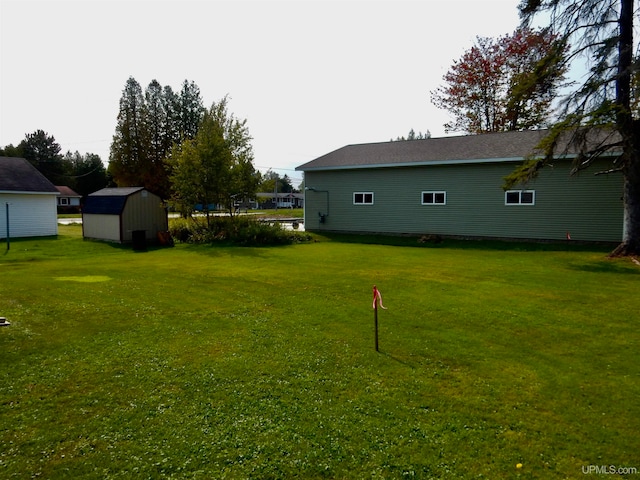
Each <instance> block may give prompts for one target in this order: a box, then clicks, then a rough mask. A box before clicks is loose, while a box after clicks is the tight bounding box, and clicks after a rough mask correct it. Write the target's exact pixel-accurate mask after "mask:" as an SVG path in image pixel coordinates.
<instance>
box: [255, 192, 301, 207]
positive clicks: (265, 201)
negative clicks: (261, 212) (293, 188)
mask: <svg viewBox="0 0 640 480" xmlns="http://www.w3.org/2000/svg"><path fill="white" fill-rule="evenodd" d="M256 197H257V198H256V200H257V203H258V208H262V209H274V208H302V207H303V205H304V194H302V193H278V194H276V193H275V192H271V193H269V192H266V193H257V194H256Z"/></svg>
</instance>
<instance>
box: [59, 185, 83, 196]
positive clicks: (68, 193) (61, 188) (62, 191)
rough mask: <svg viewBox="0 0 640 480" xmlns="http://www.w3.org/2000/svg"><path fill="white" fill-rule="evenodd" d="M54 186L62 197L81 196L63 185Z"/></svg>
mask: <svg viewBox="0 0 640 480" xmlns="http://www.w3.org/2000/svg"><path fill="white" fill-rule="evenodd" d="M56 188H57V189H58V191H59V192H60V195H61V196H63V197H78V198H81V197H82V195H79V194H78V193H77V192H76V191H75V190H73V189H71V188H69V187H67V186H65V185H56Z"/></svg>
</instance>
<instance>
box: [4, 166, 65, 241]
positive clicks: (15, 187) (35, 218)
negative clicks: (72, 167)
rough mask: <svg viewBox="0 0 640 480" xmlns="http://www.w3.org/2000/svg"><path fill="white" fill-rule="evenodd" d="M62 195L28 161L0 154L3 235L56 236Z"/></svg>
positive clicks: (5, 236)
mask: <svg viewBox="0 0 640 480" xmlns="http://www.w3.org/2000/svg"><path fill="white" fill-rule="evenodd" d="M59 194H60V192H58V189H57V188H56V187H55V186H54V185H53V184H52V183H51V182H50V181H49V180H47V178H46V177H45V176H44V175H42V174H41V173H40V172H39V171H38V170H37V169H36V168H35V167H34V166H33V165H32V164H31V163H29V161H28V160H26V159H24V158H19V157H0V238H7V226H8V230H9V232H8V236H9V238H14V237H43V236H50V235H57V234H58V216H57V212H56V198H57V197H58V195H59ZM7 213H8V215H9V221H8V222H7Z"/></svg>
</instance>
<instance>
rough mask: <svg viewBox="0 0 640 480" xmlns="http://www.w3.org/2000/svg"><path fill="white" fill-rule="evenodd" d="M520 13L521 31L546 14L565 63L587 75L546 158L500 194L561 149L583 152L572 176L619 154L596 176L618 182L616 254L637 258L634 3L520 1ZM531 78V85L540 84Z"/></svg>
mask: <svg viewBox="0 0 640 480" xmlns="http://www.w3.org/2000/svg"><path fill="white" fill-rule="evenodd" d="M520 13H521V16H522V19H523V22H524V23H525V24H528V23H530V22H531V21H532V20H533V19H534V18H536V16H537V15H538V14H541V13H545V14H547V15H548V17H545V18H549V19H550V27H551V28H553V29H554V31H556V32H558V33H559V34H560V35H561V39H562V41H563V42H564V43H565V44H569V43H571V44H572V46H571V52H570V56H569V58H570V59H578V58H584V56H587V57H588V65H590V70H589V72H588V75H587V76H586V77H585V79H584V81H582V82H579V83H578V84H577V85H576V88H575V89H573V90H572V91H571V92H570V93H569V94H568V95H567V97H566V98H565V99H564V101H563V103H562V110H561V112H560V118H559V121H558V122H557V123H555V124H554V125H553V127H552V128H551V130H550V133H549V135H548V136H547V137H546V138H545V140H543V142H542V143H541V145H540V149H541V150H542V151H543V152H544V158H543V159H539V158H532V159H530V160H528V161H527V162H525V163H524V164H523V165H522V166H521V167H520V168H518V169H517V170H516V171H514V172H513V173H512V174H511V175H510V176H509V177H507V179H506V183H505V188H509V187H510V186H513V185H515V184H516V183H519V182H524V181H527V180H529V179H531V178H534V177H535V176H536V175H537V173H538V171H539V170H540V168H542V167H544V166H545V165H546V164H547V163H549V162H550V161H551V160H552V159H553V158H554V156H556V155H557V154H562V153H563V152H562V151H559V150H560V148H561V147H560V145H563V144H564V145H567V144H570V145H574V146H576V145H577V146H578V147H579V148H580V150H581V153H580V155H579V156H578V157H577V158H576V160H575V168H574V171H575V172H577V171H579V170H582V169H584V168H587V167H589V166H590V165H591V164H592V163H593V161H594V160H595V159H596V158H598V157H599V156H601V154H603V153H611V152H620V155H619V156H617V157H616V158H615V160H614V161H613V164H612V166H611V169H610V170H608V171H607V172H598V173H607V174H616V173H618V172H619V173H621V174H622V177H623V181H622V183H623V204H624V226H623V232H624V233H623V240H622V243H621V245H620V246H619V247H618V249H617V250H616V253H619V254H629V255H637V254H640V112H638V110H637V108H634V105H635V106H637V103H636V102H637V101H638V98H637V95H638V91H637V90H635V91H634V89H633V88H632V86H633V85H634V84H635V85H638V82H639V80H638V75H639V71H638V61H637V54H636V61H635V62H634V40H633V32H634V27H635V28H637V24H636V22H637V20H638V16H639V15H640V12H639V11H638V10H636V11H634V2H633V0H580V1H577V0H523V1H522V2H521V4H520ZM634 24H635V25H634ZM532 75H533V80H531V81H533V82H535V81H537V80H538V79H539V77H540V76H541V75H540V72H533V74H532ZM634 92H635V93H634ZM634 95H636V96H635V97H634ZM594 137H597V138H598V141H597V142H595V143H594V142H593V139H594Z"/></svg>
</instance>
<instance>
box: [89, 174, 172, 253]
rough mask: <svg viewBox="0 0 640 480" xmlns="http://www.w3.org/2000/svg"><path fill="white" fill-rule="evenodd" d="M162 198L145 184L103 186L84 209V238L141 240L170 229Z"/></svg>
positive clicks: (120, 241)
mask: <svg viewBox="0 0 640 480" xmlns="http://www.w3.org/2000/svg"><path fill="white" fill-rule="evenodd" d="M168 228H169V227H168V217H167V210H166V208H165V206H164V205H163V203H162V199H161V198H160V197H158V196H157V195H155V194H153V193H151V192H149V191H148V190H145V189H144V188H142V187H127V188H104V189H102V190H98V191H97V192H94V193H92V194H90V195H88V196H87V198H86V200H85V204H84V207H83V208H82V233H83V236H84V237H85V238H92V239H97V240H108V241H112V242H118V243H139V242H143V243H146V241H148V240H151V241H155V240H156V239H157V238H158V232H166V231H167V230H168Z"/></svg>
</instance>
